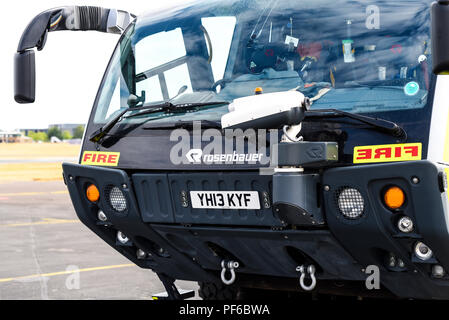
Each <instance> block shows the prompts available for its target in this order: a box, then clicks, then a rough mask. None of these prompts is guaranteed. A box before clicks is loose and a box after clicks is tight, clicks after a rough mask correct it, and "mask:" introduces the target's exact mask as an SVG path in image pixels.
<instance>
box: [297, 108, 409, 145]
mask: <svg viewBox="0 0 449 320" xmlns="http://www.w3.org/2000/svg"><path fill="white" fill-rule="evenodd" d="M338 117H346V118H350V119H354V120H357V121H359V122H362V123H365V124H368V125H370V126H371V127H373V128H375V129H377V130H378V131H381V132H384V133H387V134H389V135H392V136H394V137H397V138H399V139H401V140H405V139H407V133H406V132H405V130H404V129H403V128H402V127H400V126H399V125H398V124H396V123H394V122H391V121H388V120H384V119H380V118H371V117H367V116H362V115H359V114H355V113H350V112H346V111H341V110H337V109H321V110H309V111H306V112H305V118H306V119H307V118H308V119H311V118H317V119H322V118H338Z"/></svg>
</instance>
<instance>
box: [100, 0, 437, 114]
mask: <svg viewBox="0 0 449 320" xmlns="http://www.w3.org/2000/svg"><path fill="white" fill-rule="evenodd" d="M428 12H429V3H428V1H425V0H410V1H394V2H393V1H384V0H379V1H377V2H376V3H375V4H373V3H367V2H366V1H364V0H354V1H347V0H344V1H343V0H334V1H328V0H302V1H299V2H298V1H296V0H295V1H294V0H272V1H260V0H245V1H234V0H229V1H215V0H210V1H205V2H201V3H200V4H198V5H194V6H193V7H192V8H190V9H189V8H188V7H187V8H186V9H185V10H181V11H179V12H177V14H176V15H174V16H170V17H168V16H167V15H165V16H164V15H161V16H160V17H158V16H157V15H155V16H146V17H143V18H142V19H139V18H138V19H137V21H136V23H135V26H134V28H132V29H131V30H130V31H128V35H127V36H126V37H124V39H122V41H121V43H120V45H119V46H118V49H117V51H116V53H115V56H114V59H112V61H111V64H110V66H109V71H108V73H107V76H106V79H105V81H104V84H103V87H102V88H101V92H100V99H99V100H98V104H97V107H96V108H97V110H96V114H95V121H97V122H104V121H106V120H107V117H108V116H110V115H111V114H113V113H114V112H115V111H114V110H118V109H120V108H127V107H128V106H127V104H126V101H127V98H128V97H129V94H135V95H137V96H142V92H144V94H145V98H146V99H145V103H146V104H149V103H154V102H160V101H167V100H169V99H171V98H173V97H175V96H176V95H177V93H178V91H179V89H180V88H181V87H183V86H187V87H188V89H187V90H186V91H185V92H183V93H182V94H181V95H180V96H179V97H177V98H176V102H177V103H183V102H189V103H190V102H201V103H204V102H209V101H211V102H213V101H215V102H216V101H228V102H232V101H233V100H234V99H236V98H240V97H244V96H249V95H253V94H254V89H255V88H257V87H261V88H262V89H263V92H264V93H269V92H279V91H287V90H297V91H300V92H301V93H303V94H304V95H306V96H308V97H309V98H312V99H313V101H314V103H313V105H312V108H314V109H329V108H336V109H340V110H344V111H349V112H355V113H373V112H389V111H397V110H411V109H419V108H423V107H424V106H426V105H427V100H428V97H429V96H430V95H429V90H431V88H432V85H431V83H432V81H433V79H434V77H433V76H432V73H431V50H430V18H429V14H428ZM205 31H206V32H205ZM207 35H208V36H209V37H210V41H209V39H208V38H209V37H207ZM211 52H212V57H211V56H210V53H211ZM118 79H120V81H118ZM118 94H119V95H120V98H119V99H118V98H117V97H118ZM113 97H115V99H116V101H113ZM217 110H221V111H220V112H216V111H217ZM223 112H226V108H223V109H216V110H215V111H214V112H211V111H210V110H199V111H198V112H196V111H195V112H189V113H186V114H168V115H167V114H164V115H160V114H155V113H152V114H151V115H148V116H145V117H142V118H140V117H134V118H130V119H129V120H124V121H125V122H126V121H130V122H138V121H146V120H148V119H147V118H148V117H152V118H157V117H161V118H163V119H162V120H161V121H171V120H173V119H182V118H188V119H189V120H191V119H192V120H203V119H204V120H214V121H218V120H220V115H221V114H223ZM170 118H171V119H170ZM153 120H154V119H152V120H151V121H153Z"/></svg>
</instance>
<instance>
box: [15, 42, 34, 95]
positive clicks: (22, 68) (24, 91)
mask: <svg viewBox="0 0 449 320" xmlns="http://www.w3.org/2000/svg"><path fill="white" fill-rule="evenodd" d="M35 92H36V61H35V55H34V50H26V51H23V52H18V53H16V54H15V56H14V100H16V102H18V103H33V102H34V100H35Z"/></svg>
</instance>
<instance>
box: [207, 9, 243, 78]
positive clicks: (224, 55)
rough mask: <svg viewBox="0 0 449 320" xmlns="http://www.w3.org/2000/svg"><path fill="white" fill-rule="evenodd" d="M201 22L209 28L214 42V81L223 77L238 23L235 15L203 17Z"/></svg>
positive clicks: (208, 31) (208, 30) (212, 63)
mask: <svg viewBox="0 0 449 320" xmlns="http://www.w3.org/2000/svg"><path fill="white" fill-rule="evenodd" d="M201 23H202V25H203V27H204V28H205V29H206V30H207V33H208V34H209V37H210V40H211V43H212V54H213V56H212V62H211V65H212V72H213V74H214V81H218V80H221V79H223V75H224V72H225V69H226V64H227V62H228V57H229V49H230V48H231V42H232V37H233V35H234V29H235V24H236V18H235V17H209V18H202V19H201ZM208 49H209V52H210V48H208Z"/></svg>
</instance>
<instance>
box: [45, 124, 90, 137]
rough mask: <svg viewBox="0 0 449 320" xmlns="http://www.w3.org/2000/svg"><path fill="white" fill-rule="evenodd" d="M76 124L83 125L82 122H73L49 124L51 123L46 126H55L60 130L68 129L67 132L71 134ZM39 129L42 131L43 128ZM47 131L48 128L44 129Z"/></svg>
mask: <svg viewBox="0 0 449 320" xmlns="http://www.w3.org/2000/svg"><path fill="white" fill-rule="evenodd" d="M78 126H84V124H82V123H77V124H73V123H64V124H51V125H49V126H48V128H53V127H57V128H58V129H59V130H61V132H64V131H68V132H70V134H71V135H73V131H74V130H75V128H76V127H78ZM40 131H44V130H40ZM47 131H48V130H45V132H47Z"/></svg>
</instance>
